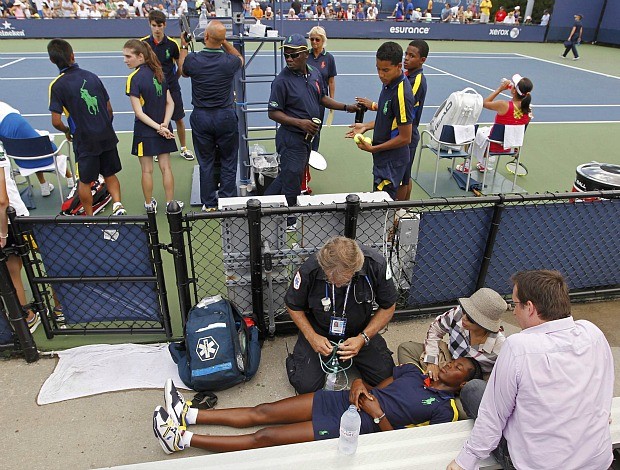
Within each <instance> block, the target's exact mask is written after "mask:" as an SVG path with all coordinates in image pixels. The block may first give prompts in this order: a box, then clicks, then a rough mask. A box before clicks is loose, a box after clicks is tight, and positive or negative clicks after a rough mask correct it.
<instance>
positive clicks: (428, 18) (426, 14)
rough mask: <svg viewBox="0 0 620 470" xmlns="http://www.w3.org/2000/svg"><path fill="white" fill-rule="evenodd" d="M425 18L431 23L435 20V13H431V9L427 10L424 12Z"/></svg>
mask: <svg viewBox="0 0 620 470" xmlns="http://www.w3.org/2000/svg"><path fill="white" fill-rule="evenodd" d="M424 19H425V20H426V22H427V23H431V22H432V21H433V15H432V14H431V12H430V11H428V10H427V11H426V13H425V14H424Z"/></svg>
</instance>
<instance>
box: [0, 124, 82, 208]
mask: <svg viewBox="0 0 620 470" xmlns="http://www.w3.org/2000/svg"><path fill="white" fill-rule="evenodd" d="M0 140H1V141H2V145H3V146H4V151H5V152H6V156H7V157H9V158H10V159H11V160H13V161H14V162H15V164H16V165H17V168H18V169H19V173H20V175H21V176H23V177H25V178H26V179H27V180H28V184H31V183H30V175H32V174H33V173H36V172H38V171H53V172H55V173H56V178H57V179H58V193H59V194H60V203H61V204H62V203H63V202H64V200H65V199H64V194H63V192H62V183H61V179H60V177H61V175H60V171H59V169H58V156H59V155H60V153H61V150H62V148H63V147H64V146H65V144H67V165H69V168H70V169H71V174H72V175H75V172H74V171H73V164H72V162H71V144H70V142H69V141H68V140H66V139H65V140H63V142H62V143H61V144H60V145H59V146H58V148H57V149H56V150H54V147H53V146H52V141H51V140H50V138H49V136H47V135H42V136H39V137H32V138H28V139H11V138H8V137H2V138H0ZM62 176H64V175H62ZM72 178H75V176H72Z"/></svg>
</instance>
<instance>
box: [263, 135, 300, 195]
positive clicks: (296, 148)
mask: <svg viewBox="0 0 620 470" xmlns="http://www.w3.org/2000/svg"><path fill="white" fill-rule="evenodd" d="M276 151H277V152H278V154H279V155H280V173H278V176H277V177H276V179H275V180H273V181H272V183H271V184H270V185H269V187H268V188H267V189H266V190H265V195H274V194H284V196H285V197H286V202H287V203H288V205H289V207H290V206H294V205H296V204H297V196H299V194H300V193H301V178H302V177H303V174H304V171H305V169H306V165H307V164H308V160H309V159H310V143H309V142H305V141H304V136H303V134H298V133H295V132H291V131H289V130H287V129H286V128H284V127H280V128H279V129H278V132H277V133H276Z"/></svg>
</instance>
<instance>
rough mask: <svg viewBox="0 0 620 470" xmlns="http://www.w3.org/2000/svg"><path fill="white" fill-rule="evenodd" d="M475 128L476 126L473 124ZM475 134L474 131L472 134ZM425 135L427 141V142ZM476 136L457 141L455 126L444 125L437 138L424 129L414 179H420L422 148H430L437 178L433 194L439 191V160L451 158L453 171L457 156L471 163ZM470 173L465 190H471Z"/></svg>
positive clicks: (434, 182) (434, 181)
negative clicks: (434, 159)
mask: <svg viewBox="0 0 620 470" xmlns="http://www.w3.org/2000/svg"><path fill="white" fill-rule="evenodd" d="M471 127H472V129H474V130H475V127H476V126H473V125H472V126H471ZM473 134H475V132H474V133H472V135H473ZM425 137H426V140H427V142H426V143H425ZM473 141H474V138H473V137H472V139H471V140H466V141H465V142H459V143H457V142H456V137H455V134H454V126H450V125H444V126H443V128H442V129H441V135H440V136H439V139H437V138H436V137H435V136H434V135H433V134H432V133H431V132H429V131H428V130H423V131H422V134H421V135H420V149H419V150H418V158H417V163H416V170H415V176H414V178H413V179H415V180H417V179H418V174H419V172H420V160H421V159H422V150H423V149H428V150H430V151H431V152H433V154H434V155H435V158H436V162H435V178H434V180H433V196H434V195H435V192H436V191H437V175H438V173H439V162H440V161H441V159H446V158H449V159H451V160H452V171H454V166H455V161H456V159H457V158H464V159H465V161H466V162H467V163H469V164H471V147H472V146H471V144H472V143H473ZM469 180H470V174H469V173H468V174H467V183H466V184H465V191H469Z"/></svg>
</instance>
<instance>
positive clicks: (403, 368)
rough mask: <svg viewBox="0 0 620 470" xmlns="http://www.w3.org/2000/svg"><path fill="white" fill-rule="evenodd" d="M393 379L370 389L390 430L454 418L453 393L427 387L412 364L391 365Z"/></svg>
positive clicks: (444, 421)
mask: <svg viewBox="0 0 620 470" xmlns="http://www.w3.org/2000/svg"><path fill="white" fill-rule="evenodd" d="M392 375H393V377H394V382H392V383H391V384H390V385H388V386H387V387H385V388H381V389H379V388H374V389H372V390H371V392H370V393H372V395H374V396H375V398H376V399H377V401H378V402H379V404H380V405H381V409H382V410H383V412H384V413H385V416H386V418H387V419H388V421H389V422H390V424H391V425H392V427H394V429H402V428H405V427H413V426H423V425H427V424H438V423H449V422H450V421H456V420H457V419H458V416H459V414H458V411H457V408H456V403H455V401H454V394H453V393H452V392H448V391H445V390H436V389H434V388H430V387H427V386H426V385H425V384H424V379H426V378H427V376H426V375H425V374H424V373H423V372H422V371H421V370H420V368H419V367H418V366H416V365H415V364H403V365H400V366H396V367H394V372H393V374H392Z"/></svg>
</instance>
